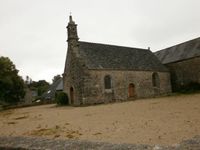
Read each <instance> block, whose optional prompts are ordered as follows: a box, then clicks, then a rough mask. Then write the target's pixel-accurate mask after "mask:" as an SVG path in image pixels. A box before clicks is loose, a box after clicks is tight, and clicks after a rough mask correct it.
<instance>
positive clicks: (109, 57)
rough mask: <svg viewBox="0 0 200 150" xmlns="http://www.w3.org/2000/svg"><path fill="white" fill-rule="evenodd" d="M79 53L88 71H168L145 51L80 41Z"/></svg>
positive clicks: (152, 55) (150, 53)
mask: <svg viewBox="0 0 200 150" xmlns="http://www.w3.org/2000/svg"><path fill="white" fill-rule="evenodd" d="M79 51H80V56H81V57H82V58H83V59H84V61H85V62H86V66H87V67H88V69H110V70H139V71H163V72H165V71H168V70H167V68H166V67H165V66H164V65H162V64H161V62H160V61H159V60H158V58H157V57H156V56H155V55H154V54H153V53H152V52H151V51H150V50H147V49H139V48H130V47H121V46H114V45H105V44H97V43H88V42H82V41H80V42H79Z"/></svg>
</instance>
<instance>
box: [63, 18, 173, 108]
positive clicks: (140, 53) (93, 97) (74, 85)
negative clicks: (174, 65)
mask: <svg viewBox="0 0 200 150" xmlns="http://www.w3.org/2000/svg"><path fill="white" fill-rule="evenodd" d="M67 31H68V40H67V42H68V51H67V58H66V64H65V70H64V74H63V82H64V85H63V88H64V92H66V93H68V94H69V98H70V101H69V102H70V104H71V105H82V104H98V103H108V102H115V101H126V100H129V99H136V98H142V97H153V96H157V95H161V94H167V93H170V92H171V83H170V73H169V70H168V69H167V68H166V67H165V66H164V65H162V63H161V62H160V61H159V60H158V58H157V57H156V56H155V55H154V54H153V53H152V52H151V51H150V50H148V49H139V48H129V47H122V46H114V45H107V44H97V43H90V42H81V41H79V38H78V34H77V25H76V24H75V22H74V21H73V20H72V16H70V21H69V23H68V26H67Z"/></svg>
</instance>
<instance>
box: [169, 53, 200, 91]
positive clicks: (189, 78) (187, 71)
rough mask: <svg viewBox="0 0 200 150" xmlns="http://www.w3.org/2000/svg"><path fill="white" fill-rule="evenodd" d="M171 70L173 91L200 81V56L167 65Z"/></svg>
mask: <svg viewBox="0 0 200 150" xmlns="http://www.w3.org/2000/svg"><path fill="white" fill-rule="evenodd" d="M166 66H167V67H168V68H169V69H170V72H171V83H172V89H173V91H177V90H179V89H180V88H181V87H183V86H186V85H187V84H189V83H200V67H199V66H200V57H196V58H192V59H188V60H184V61H180V62H175V63H170V64H167V65H166Z"/></svg>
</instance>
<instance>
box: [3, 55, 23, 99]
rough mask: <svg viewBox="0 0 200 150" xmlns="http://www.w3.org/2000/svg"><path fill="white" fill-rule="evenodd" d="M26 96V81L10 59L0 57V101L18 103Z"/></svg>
mask: <svg viewBox="0 0 200 150" xmlns="http://www.w3.org/2000/svg"><path fill="white" fill-rule="evenodd" d="M24 95H25V91H24V81H23V79H22V77H21V76H19V75H18V70H17V69H16V68H15V65H14V64H13V62H12V61H11V60H10V59H9V58H8V57H3V56H1V57H0V100H1V101H4V102H7V103H17V102H18V101H20V99H22V98H23V97H24Z"/></svg>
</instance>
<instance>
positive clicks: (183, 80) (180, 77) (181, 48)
mask: <svg viewBox="0 0 200 150" xmlns="http://www.w3.org/2000/svg"><path fill="white" fill-rule="evenodd" d="M155 55H156V56H157V57H158V59H159V60H160V61H161V62H162V64H164V65H165V66H166V67H167V68H168V69H169V70H170V72H171V83H172V87H173V91H177V90H179V89H180V88H182V87H184V86H187V85H189V84H190V83H198V84H200V38H196V39H193V40H191V41H187V42H184V43H181V44H178V45H175V46H172V47H169V48H166V49H163V50H160V51H158V52H155Z"/></svg>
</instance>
